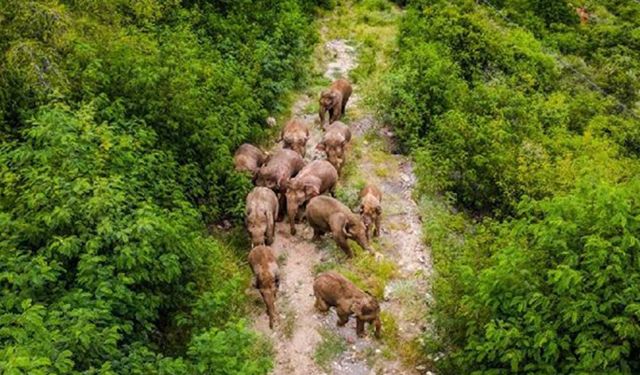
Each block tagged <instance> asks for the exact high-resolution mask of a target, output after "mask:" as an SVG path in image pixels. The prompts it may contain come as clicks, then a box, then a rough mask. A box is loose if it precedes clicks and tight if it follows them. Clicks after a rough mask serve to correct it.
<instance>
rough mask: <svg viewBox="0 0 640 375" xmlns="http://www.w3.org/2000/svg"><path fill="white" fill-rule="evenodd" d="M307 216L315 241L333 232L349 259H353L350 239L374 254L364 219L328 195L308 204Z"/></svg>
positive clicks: (313, 199) (320, 196) (316, 198)
mask: <svg viewBox="0 0 640 375" xmlns="http://www.w3.org/2000/svg"><path fill="white" fill-rule="evenodd" d="M305 215H306V217H307V221H308V222H309V225H311V227H312V228H313V238H314V239H318V238H319V237H320V235H322V234H324V233H326V232H331V233H332V234H333V239H334V240H335V241H336V243H337V244H338V246H339V247H340V248H341V249H342V251H344V252H345V254H346V255H347V257H349V258H351V257H353V252H352V251H351V248H350V247H349V244H348V242H347V240H349V239H352V240H354V241H356V242H357V243H358V244H359V245H360V246H361V247H362V248H363V249H365V250H367V251H368V252H369V253H373V251H372V250H371V248H370V247H369V241H368V240H367V233H366V228H365V226H364V224H363V223H362V219H360V216H358V215H356V214H354V213H353V212H351V210H350V209H349V207H347V206H345V205H344V204H342V203H340V201H338V200H337V199H335V198H332V197H328V196H326V195H319V196H317V197H315V198H312V199H311V200H310V201H309V203H308V204H307V209H306V211H305Z"/></svg>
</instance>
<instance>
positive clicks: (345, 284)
mask: <svg viewBox="0 0 640 375" xmlns="http://www.w3.org/2000/svg"><path fill="white" fill-rule="evenodd" d="M313 294H314V295H315V297H316V302H315V307H316V309H318V310H319V311H321V312H327V311H329V308H330V307H332V306H333V307H335V308H336V313H337V314H338V326H344V325H345V324H347V322H348V321H349V317H350V316H351V315H354V316H355V317H356V333H357V335H358V337H362V336H364V324H365V323H369V324H373V326H374V327H375V336H376V338H380V330H381V326H382V323H381V321H380V305H379V304H378V301H377V300H376V299H375V297H373V296H372V295H371V294H369V293H365V292H363V291H362V290H361V289H360V288H358V287H357V286H355V285H354V284H353V283H352V282H351V281H349V280H347V279H346V278H345V277H344V276H342V275H340V274H339V273H337V272H324V273H321V274H320V275H318V276H317V277H316V279H315V280H314V282H313Z"/></svg>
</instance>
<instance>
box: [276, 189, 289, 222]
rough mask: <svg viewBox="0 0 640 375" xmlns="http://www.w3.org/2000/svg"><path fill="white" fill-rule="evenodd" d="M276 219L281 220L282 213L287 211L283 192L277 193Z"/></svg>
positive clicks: (282, 218) (282, 217)
mask: <svg viewBox="0 0 640 375" xmlns="http://www.w3.org/2000/svg"><path fill="white" fill-rule="evenodd" d="M278 206H279V209H278V219H277V221H278V222H280V221H283V220H284V214H285V212H287V197H285V195H284V194H282V193H280V194H279V195H278Z"/></svg>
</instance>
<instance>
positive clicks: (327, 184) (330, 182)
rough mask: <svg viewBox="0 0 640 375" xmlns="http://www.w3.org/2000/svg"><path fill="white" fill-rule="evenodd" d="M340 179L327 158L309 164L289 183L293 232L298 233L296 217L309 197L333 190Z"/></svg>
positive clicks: (288, 198)
mask: <svg viewBox="0 0 640 375" xmlns="http://www.w3.org/2000/svg"><path fill="white" fill-rule="evenodd" d="M337 181H338V172H337V171H336V169H335V168H334V167H333V165H331V163H329V162H328V161H326V160H315V161H312V162H311V163H309V164H307V166H306V167H304V168H303V169H302V171H300V173H298V175H297V176H296V177H295V178H293V179H291V180H289V182H288V183H287V193H286V196H287V213H288V216H289V224H290V225H291V234H292V235H294V234H296V226H295V222H296V217H297V216H298V211H299V208H300V206H302V205H304V203H305V202H307V201H308V200H309V199H311V198H313V197H315V196H318V195H320V194H323V193H324V192H326V191H333V189H334V188H335V186H336V182H337Z"/></svg>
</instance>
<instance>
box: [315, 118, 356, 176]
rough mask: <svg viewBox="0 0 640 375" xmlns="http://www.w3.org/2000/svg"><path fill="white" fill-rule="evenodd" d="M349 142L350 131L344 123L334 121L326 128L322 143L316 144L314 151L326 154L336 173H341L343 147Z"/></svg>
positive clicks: (343, 159)
mask: <svg viewBox="0 0 640 375" xmlns="http://www.w3.org/2000/svg"><path fill="white" fill-rule="evenodd" d="M349 141H351V130H350V129H349V126H347V125H346V124H345V123H343V122H340V121H336V122H334V123H333V124H331V125H330V126H329V127H327V130H326V132H325V133H324V136H323V137H322V141H320V143H318V145H317V146H316V149H318V150H320V151H324V152H325V154H327V160H329V163H331V164H332V165H333V166H334V167H335V168H336V170H337V171H338V173H340V172H341V170H342V167H343V166H344V163H345V161H346V160H345V147H346V145H347V143H349Z"/></svg>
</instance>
